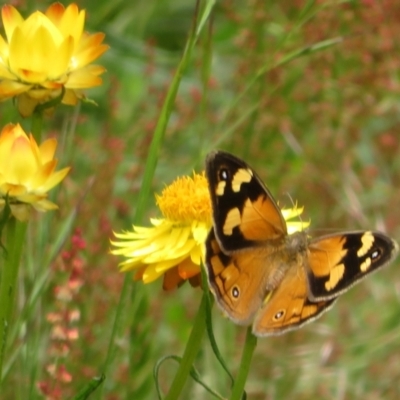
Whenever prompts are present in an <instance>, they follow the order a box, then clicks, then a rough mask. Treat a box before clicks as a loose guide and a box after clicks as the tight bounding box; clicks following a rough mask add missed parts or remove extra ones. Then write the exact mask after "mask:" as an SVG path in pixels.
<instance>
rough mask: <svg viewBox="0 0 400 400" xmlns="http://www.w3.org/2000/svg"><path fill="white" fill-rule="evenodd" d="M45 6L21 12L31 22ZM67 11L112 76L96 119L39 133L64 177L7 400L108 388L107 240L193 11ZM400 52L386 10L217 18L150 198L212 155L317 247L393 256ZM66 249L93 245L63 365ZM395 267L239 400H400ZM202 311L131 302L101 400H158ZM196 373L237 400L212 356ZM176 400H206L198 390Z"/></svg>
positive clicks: (274, 357)
mask: <svg viewBox="0 0 400 400" xmlns="http://www.w3.org/2000/svg"><path fill="white" fill-rule="evenodd" d="M50 3H51V2H49V1H34V0H26V1H24V0H19V1H14V2H13V4H14V5H16V6H17V7H18V9H19V10H20V11H21V13H22V14H23V15H28V14H29V13H30V12H32V11H33V10H36V9H41V10H44V9H45V8H46V6H47V5H48V4H50ZM77 4H78V5H79V7H80V8H85V9H86V10H87V16H86V21H87V22H86V28H87V30H89V31H91V32H95V31H102V32H105V33H106V43H108V44H109V45H110V46H111V48H110V50H109V51H108V52H107V53H106V54H105V55H104V56H103V57H102V58H101V59H100V60H99V63H100V64H102V65H105V66H106V68H107V70H108V72H107V74H105V75H104V85H103V86H101V87H99V88H96V89H93V90H90V91H88V92H87V94H88V96H89V97H90V98H91V99H93V100H94V101H95V102H96V103H97V106H95V107H94V106H93V105H91V104H85V103H83V104H82V105H81V106H80V108H79V109H76V108H75V109H73V108H70V107H67V106H63V107H61V108H60V109H59V110H57V112H56V113H55V115H54V116H53V117H52V118H49V119H47V120H46V123H45V132H47V133H48V135H51V136H56V137H57V138H58V140H59V143H60V144H59V147H60V148H59V150H60V154H59V159H60V165H62V166H64V165H71V166H72V168H73V170H72V172H71V173H70V175H69V177H68V178H67V181H66V182H65V184H64V185H63V186H62V188H61V189H60V190H59V192H58V194H57V196H58V200H57V202H58V204H60V212H59V213H58V215H55V216H54V215H53V216H52V217H51V216H50V217H46V218H42V217H41V218H40V219H39V218H38V224H37V225H35V226H34V227H33V226H31V227H30V229H31V236H30V239H29V241H28V245H27V255H26V262H25V268H23V269H24V272H23V276H22V279H21V283H20V287H19V297H18V301H17V310H16V314H17V328H16V329H15V331H14V332H13V334H12V335H11V336H10V338H11V340H10V344H11V347H12V351H11V352H10V354H11V356H10V357H9V359H8V364H7V365H8V368H7V370H6V376H5V382H6V387H7V388H8V392H7V393H6V395H5V397H4V398H10V399H11V398H13V399H27V398H29V399H40V398H49V399H50V398H51V399H53V398H54V399H56V398H60V399H64V398H69V397H71V396H72V395H73V394H75V393H77V392H78V390H79V389H80V388H81V387H82V386H83V385H85V384H86V383H87V382H89V381H90V379H91V378H92V377H93V376H96V375H100V374H101V373H102V365H103V363H104V360H105V356H106V351H107V347H108V341H109V338H110V334H111V329H112V323H113V320H114V314H115V308H116V304H117V302H118V298H119V292H120V289H121V284H122V278H123V277H122V276H121V275H120V274H119V272H118V268H117V264H118V262H119V261H120V260H118V259H116V258H115V257H112V256H110V255H109V254H108V249H109V238H110V237H111V236H112V230H114V231H118V230H121V229H129V228H130V226H131V223H132V216H133V215H134V211H135V198H136V197H137V193H138V190H139V188H140V185H141V176H142V173H143V166H144V162H145V160H146V156H147V151H148V146H149V143H150V140H151V137H152V134H153V130H154V127H155V124H156V121H157V118H158V115H159V111H160V108H161V106H162V102H163V100H164V96H165V93H166V90H167V88H168V86H169V84H170V82H171V79H172V76H173V73H174V71H175V69H176V66H177V64H178V62H179V59H180V56H181V54H182V51H183V46H184V44H185V41H186V38H187V34H188V30H189V29H190V26H191V23H192V18H193V12H194V7H195V4H194V1H192V2H190V1H188V0H163V1H144V0H136V1H132V2H128V1H122V0H119V1H118V0H117V1H112V2H111V1H102V0H85V1H84V0H82V1H77ZM335 38H340V39H341V40H340V42H339V43H338V44H336V45H333V46H329V47H327V48H325V49H323V50H321V51H311V52H308V53H306V54H304V55H302V56H301V57H294V58H292V59H291V60H290V62H287V63H284V64H282V65H279V62H280V61H281V60H282V59H283V58H284V57H286V56H287V55H289V54H291V53H292V52H294V51H296V50H299V49H302V48H307V46H311V45H315V44H317V43H320V42H321V41H324V40H328V39H335ZM399 38H400V3H398V2H396V1H395V0H385V1H383V0H382V1H369V0H363V1H337V2H335V1H333V2H328V1H321V2H313V1H308V2H306V1H300V0H297V1H292V2H276V1H271V0H247V1H235V0H221V1H220V2H218V3H217V5H216V6H215V9H214V13H213V21H212V34H211V41H210V40H209V36H208V34H207V32H205V33H204V35H203V36H202V37H201V40H200V41H199V42H198V44H197V46H196V50H195V52H194V53H193V54H192V62H191V65H190V67H189V69H188V71H187V72H186V74H185V75H184V76H183V77H182V82H181V87H180V90H179V93H178V97H177V101H176V106H175V110H174V112H173V115H172V118H171V120H170V123H169V126H168V130H167V132H166V137H165V142H164V146H163V150H162V152H161V154H160V155H159V162H158V168H157V172H156V175H155V179H154V191H155V192H157V191H158V192H159V191H160V190H161V189H162V188H163V186H164V185H165V184H168V183H169V182H171V180H173V179H174V178H175V177H176V176H178V175H184V174H190V173H191V171H192V170H193V168H196V169H197V170H201V169H202V168H203V159H204V156H205V154H206V153H207V152H208V151H209V150H211V149H214V148H221V149H224V150H228V151H231V152H233V153H234V154H236V155H238V156H239V157H241V158H243V159H245V160H247V161H248V162H249V163H250V164H251V165H252V166H253V167H254V168H255V169H256V170H257V171H258V173H259V175H260V176H261V177H262V178H263V179H264V181H265V182H266V184H267V185H268V187H269V188H270V190H271V191H272V193H273V194H274V195H275V196H276V197H277V198H278V199H280V203H281V204H283V205H286V206H290V205H291V203H292V199H294V201H298V203H299V204H300V205H304V206H305V213H304V214H303V217H304V218H311V221H312V225H311V232H313V231H317V232H318V231H321V230H325V231H326V230H329V231H332V230H338V229H372V228H374V229H381V230H386V231H387V232H388V233H389V234H390V235H392V236H393V237H394V238H397V239H400V228H399V227H400V212H399V207H398V205H399V204H400V191H399V189H398V187H399V184H400V157H399V128H400V112H399V111H400V97H399V96H400V79H399V78H400V76H399V71H400V56H399V53H400V52H399V50H400V46H399ZM207 60H210V64H209V65H207ZM208 69H209V71H210V72H209V73H210V79H209V80H208V81H207V83H206V85H204V84H203V78H204V76H207V70H208ZM260 71H265V73H261V74H260ZM18 121H19V117H18V115H17V114H16V111H15V109H14V108H13V105H12V102H5V103H2V104H1V107H0V122H1V125H2V126H3V125H4V124H6V123H8V122H18ZM23 125H24V126H25V128H26V129H29V125H28V123H27V121H23ZM71 213H73V214H74V216H76V218H75V219H74V229H79V231H78V233H76V231H75V234H74V236H73V235H72V233H70V232H71V230H69V229H67V228H66V229H67V230H66V232H68V235H65V236H63V238H64V239H63V240H62V241H61V242H62V243H59V241H58V240H57V238H58V235H59V232H61V230H62V229H63V227H65V226H67V221H69V220H67V218H68V217H71V215H72V214H71ZM150 216H158V211H157V209H156V208H155V202H154V201H153V200H152V199H150V200H149V204H148V210H147V214H146V215H144V216H143V221H147V220H148V217H150ZM68 227H69V225H68ZM63 232H65V231H63ZM76 237H79V238H81V239H82V240H83V241H84V242H85V243H86V248H85V249H84V250H80V251H79V252H78V255H77V257H78V256H79V259H80V261H81V262H82V269H81V276H80V277H81V279H82V288H81V289H80V291H79V294H78V295H77V296H76V297H74V298H73V299H71V302H70V303H69V304H67V305H66V306H64V307H66V308H65V309H63V310H64V312H68V311H71V310H79V312H80V318H79V320H78V321H76V322H75V323H74V324H73V327H74V329H75V328H76V331H77V333H78V337H77V338H76V339H74V340H71V343H70V348H69V351H68V355H67V356H66V357H65V358H63V359H62V360H57V359H55V357H54V355H52V354H51V351H49V349H51V347H52V346H54V344H55V342H57V340H56V339H55V338H54V335H53V334H54V331H53V330H52V329H53V328H54V326H55V323H54V322H51V320H50V321H49V318H47V317H46V316H48V315H49V314H51V313H54V312H55V311H56V310H59V307H60V304H59V300H57V298H56V293H57V290H58V289H57V288H60V287H63V285H65V282H66V280H67V279H68V276H69V275H68V273H69V272H68V271H69V270H68V268H69V266H70V264H69V263H68V262H66V261H65V258H62V257H61V256H62V255H63V254H64V255H65V251H68V252H73V251H74V248H75V247H74V246H76V242H74V238H75V239H76ZM40 238H43V246H42V247H37V243H38V240H39V241H40ZM46 238H47V239H48V240H45V239H46ZM46 243H48V244H46ZM56 244H57V246H56ZM38 248H39V249H41V250H38ZM75 250H76V249H75ZM49 251H52V252H53V254H54V256H52V257H49V256H48V254H49ZM46 255H47V256H46ZM398 266H399V262H398V261H396V262H394V263H393V265H392V266H391V267H390V268H388V269H386V270H384V271H382V272H380V273H379V274H376V275H374V276H372V277H370V278H369V279H367V280H366V281H365V282H363V283H362V284H360V285H358V286H357V287H356V288H354V289H351V291H350V292H349V293H346V294H345V295H343V296H342V298H341V299H340V300H339V301H338V303H337V305H336V306H335V307H334V309H333V310H332V311H330V312H329V313H327V314H326V315H324V316H323V317H322V318H321V319H320V320H318V321H316V322H315V323H312V324H310V325H308V326H307V327H305V328H303V329H301V330H299V331H295V332H291V333H289V334H286V335H284V336H281V337H273V338H266V339H263V340H259V342H258V347H257V349H256V354H255V356H254V360H253V365H252V368H251V371H250V376H249V379H248V384H247V387H246V390H247V392H248V398H250V399H260V400H261V399H296V400H299V399H315V398H318V399H338V400H344V399H358V398H360V399H361V398H362V399H364V400H374V399H398V398H399V397H400V386H399V384H398V382H399V380H400V353H399V351H398V348H399V345H400V330H399V320H400V305H399V296H400V274H399V272H398V270H397V268H398ZM200 297H201V293H200V291H199V290H198V289H192V288H191V287H190V286H189V285H185V286H183V287H182V288H181V289H179V290H178V291H175V292H173V293H164V292H163V291H162V289H161V282H155V283H153V284H150V285H146V286H144V285H142V284H138V283H135V284H132V288H131V298H132V301H131V302H130V305H129V308H128V309H126V310H124V316H123V325H124V326H123V328H122V329H121V331H120V334H119V335H118V337H117V348H116V351H115V354H113V363H112V366H113V367H112V369H111V372H110V374H109V375H108V376H106V380H105V382H104V383H103V386H104V387H103V391H102V393H103V397H102V398H104V399H109V400H116V399H143V400H145V399H154V398H155V396H156V392H155V388H154V383H153V377H152V368H153V366H154V364H155V363H156V361H157V359H159V358H161V357H163V356H165V355H167V354H181V353H182V351H183V348H184V345H185V342H186V340H187V337H188V334H189V332H190V329H191V324H192V321H193V317H194V315H195V313H196V309H197V307H198V303H199V301H200ZM214 325H215V335H216V339H217V341H218V343H219V345H220V350H221V352H222V354H223V355H224V357H225V360H226V361H227V363H228V365H230V367H231V370H232V372H233V373H234V374H235V372H236V371H237V366H238V362H239V360H240V353H241V348H242V344H243V339H244V334H245V329H244V328H240V327H237V326H235V325H233V324H232V323H231V322H230V321H228V320H226V319H224V318H221V316H220V313H219V312H218V311H216V312H215V314H214ZM57 362H62V363H63V364H65V367H66V369H67V371H68V372H69V374H70V379H67V380H65V381H61V380H60V379H58V380H57V379H55V380H54V379H52V377H51V374H49V368H48V367H49V365H52V364H54V363H57ZM196 367H197V368H198V370H199V371H200V373H201V375H202V377H203V379H204V380H205V381H206V382H207V383H208V384H209V385H211V386H212V387H214V388H215V389H216V390H218V391H219V392H221V393H223V394H224V395H226V396H228V395H229V380H228V378H227V377H226V376H225V374H224V373H223V371H222V370H221V367H220V366H219V365H218V364H217V362H216V361H215V358H214V356H213V354H212V351H211V349H210V347H209V345H208V344H207V343H204V348H203V350H202V352H201V354H200V355H199V357H198V360H197V361H196ZM175 370H176V366H175V365H174V363H171V364H168V363H167V364H166V365H165V367H162V368H161V373H160V377H159V378H160V386H161V388H162V389H163V390H165V391H166V390H167V389H168V387H169V385H170V382H171V380H172V378H173V376H174V372H175ZM40 383H41V384H45V385H47V386H46V387H48V388H49V390H50V389H51V390H53V389H54V390H53V391H52V392H51V390H50V392H51V393H53V394H52V395H53V397H50V395H49V396H48V397H43V394H41V393H40V391H39V390H38V385H39V384H40ZM55 388H57V389H59V397H56V395H55V394H54V393H56V390H55ZM42 393H43V390H42ZM185 396H186V397H183V398H196V399H203V398H208V397H207V396H208V394H206V393H205V392H204V389H202V388H201V387H198V386H197V385H195V384H193V383H190V382H189V383H188V384H187V387H186V395H185ZM93 398H96V394H94V395H93Z"/></svg>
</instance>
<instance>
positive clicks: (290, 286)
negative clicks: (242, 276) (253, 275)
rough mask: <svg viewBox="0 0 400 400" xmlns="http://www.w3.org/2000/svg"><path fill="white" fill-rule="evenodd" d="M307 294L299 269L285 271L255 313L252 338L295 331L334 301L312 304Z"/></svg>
mask: <svg viewBox="0 0 400 400" xmlns="http://www.w3.org/2000/svg"><path fill="white" fill-rule="evenodd" d="M307 294H308V288H307V278H306V273H305V271H304V268H303V266H301V265H299V266H297V267H295V268H291V269H289V270H288V272H287V274H286V275H285V277H284V278H283V280H282V282H281V283H280V285H279V286H278V287H277V289H276V290H275V291H273V292H272V293H271V296H269V297H267V298H266V300H265V302H264V304H263V306H262V307H261V308H260V310H259V311H258V312H257V315H256V317H255V319H254V322H253V333H254V334H255V335H256V336H270V335H280V334H282V333H285V332H287V331H290V330H293V329H297V328H299V327H301V326H302V325H304V324H306V323H308V322H311V321H313V320H315V319H316V318H318V317H319V316H320V315H321V314H322V313H323V312H325V311H327V310H329V309H330V308H331V307H332V306H333V303H334V302H335V300H336V299H332V300H327V301H315V302H312V301H310V300H309V299H308V296H307Z"/></svg>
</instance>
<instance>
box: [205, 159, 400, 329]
mask: <svg viewBox="0 0 400 400" xmlns="http://www.w3.org/2000/svg"><path fill="white" fill-rule="evenodd" d="M206 174H207V179H208V182H209V188H210V195H211V200H212V206H213V221H214V227H213V229H212V230H211V232H210V233H209V236H208V238H207V241H206V267H207V274H208V280H209V284H210V288H211V291H212V292H213V293H214V295H215V297H216V300H217V303H218V304H219V306H220V308H221V309H222V310H223V311H224V312H225V313H226V314H227V315H228V316H229V317H230V318H231V319H232V320H233V321H235V322H236V323H238V324H243V325H248V324H250V323H252V324H253V333H254V334H255V335H257V336H266V335H273V334H280V333H283V332H286V331H288V330H291V329H295V328H298V327H300V326H301V325H303V324H305V323H307V322H310V321H312V320H314V319H315V318H317V317H318V316H319V315H321V314H322V313H323V312H324V311H326V310H328V309H329V308H330V307H331V306H332V305H333V303H334V301H335V299H336V298H337V296H338V295H339V294H341V293H342V292H344V291H345V290H347V289H348V288H349V287H350V286H352V285H353V284H354V283H356V282H358V281H359V280H360V279H362V278H363V277H364V276H366V275H368V274H369V273H370V272H373V271H375V270H377V269H378V268H380V267H382V266H383V265H385V264H387V263H388V262H389V261H390V260H391V259H392V258H393V257H394V255H395V254H396V253H397V244H396V243H395V242H394V241H393V240H392V239H390V238H388V237H387V236H386V235H384V234H382V233H380V232H371V231H354V232H344V233H338V234H334V235H327V236H322V237H319V238H316V239H311V238H310V237H309V236H308V234H307V233H306V232H305V231H297V232H294V233H292V234H288V232H287V226H286V222H285V219H284V218H283V215H282V212H281V210H280V209H279V207H278V205H277V204H276V202H275V200H274V198H273V197H272V195H271V194H270V192H269V191H268V189H267V188H266V187H265V185H264V184H263V183H262V181H261V180H260V178H259V177H258V176H257V174H256V173H255V172H254V171H253V170H252V169H251V168H250V167H249V166H248V165H247V164H246V163H245V162H244V161H242V160H240V159H239V158H236V157H235V156H233V155H231V154H229V153H225V152H213V153H211V154H210V155H209V156H208V157H207V163H206Z"/></svg>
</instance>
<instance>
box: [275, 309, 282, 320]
mask: <svg viewBox="0 0 400 400" xmlns="http://www.w3.org/2000/svg"><path fill="white" fill-rule="evenodd" d="M284 315H285V310H280V311H278V312H277V313H276V314H275V315H274V318H273V319H274V321H279V320H280V319H281V318H282V317H283V316H284Z"/></svg>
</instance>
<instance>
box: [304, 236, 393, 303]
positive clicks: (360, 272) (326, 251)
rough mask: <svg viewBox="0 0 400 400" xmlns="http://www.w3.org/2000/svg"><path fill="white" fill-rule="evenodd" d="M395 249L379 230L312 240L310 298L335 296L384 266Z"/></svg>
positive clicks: (309, 268) (309, 263)
mask: <svg viewBox="0 0 400 400" xmlns="http://www.w3.org/2000/svg"><path fill="white" fill-rule="evenodd" d="M397 250H398V248H397V244H396V242H394V241H393V240H392V239H390V238H389V237H388V236H386V235H384V234H383V233H380V232H371V231H360V232H344V233H341V234H336V235H329V236H324V237H320V238H317V239H314V240H312V241H311V243H310V246H309V257H308V268H307V275H308V277H307V278H308V283H309V289H310V297H311V298H313V299H314V300H321V299H325V300H326V299H331V298H334V297H337V296H338V295H339V294H340V293H342V292H343V291H345V290H347V289H348V288H349V287H351V286H352V285H353V284H354V283H356V282H357V281H359V280H360V279H362V278H364V277H365V276H367V275H368V274H370V273H371V272H374V271H376V270H378V269H379V268H382V267H383V266H384V265H386V264H387V263H388V262H389V261H390V260H392V258H393V257H394V256H395V255H396V253H397Z"/></svg>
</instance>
